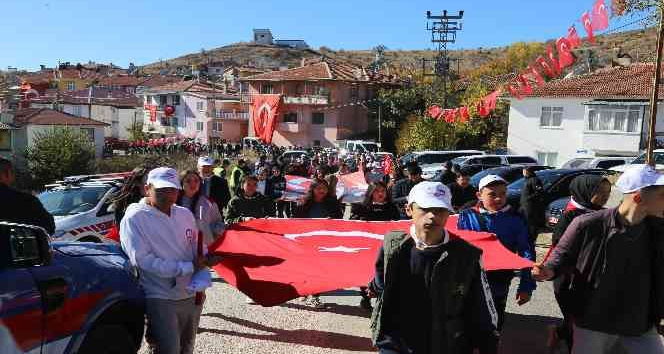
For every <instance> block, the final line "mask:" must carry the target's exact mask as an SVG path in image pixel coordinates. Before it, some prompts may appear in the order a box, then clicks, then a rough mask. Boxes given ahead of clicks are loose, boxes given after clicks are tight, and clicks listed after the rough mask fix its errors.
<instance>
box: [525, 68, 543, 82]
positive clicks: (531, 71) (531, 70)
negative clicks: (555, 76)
mask: <svg viewBox="0 0 664 354" xmlns="http://www.w3.org/2000/svg"><path fill="white" fill-rule="evenodd" d="M527 73H528V74H530V75H531V76H532V77H533V78H535V82H536V83H537V86H542V85H544V78H543V77H542V75H541V74H540V73H539V71H537V69H535V67H533V65H528V69H527Z"/></svg>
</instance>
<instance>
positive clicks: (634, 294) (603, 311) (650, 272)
mask: <svg viewBox="0 0 664 354" xmlns="http://www.w3.org/2000/svg"><path fill="white" fill-rule="evenodd" d="M616 187H618V189H619V190H620V191H622V192H623V194H624V198H623V201H622V202H621V204H620V206H618V207H617V208H612V209H605V210H600V211H596V212H592V213H588V214H584V215H581V216H578V217H577V218H575V219H574V220H573V221H572V223H571V224H570V225H569V227H568V228H567V230H566V231H565V233H564V234H563V236H562V238H561V239H560V241H559V242H558V244H557V245H556V248H555V249H554V250H553V252H552V253H551V256H550V257H549V258H548V259H547V260H546V261H545V262H544V264H542V265H539V266H535V267H534V268H533V276H534V277H535V279H537V280H540V281H543V280H551V279H553V278H555V277H556V275H558V274H560V272H561V270H562V269H563V268H568V267H571V268H573V269H574V278H573V280H572V284H571V288H570V293H571V295H570V296H571V298H572V299H574V301H571V302H572V304H574V305H576V306H575V307H574V308H572V309H570V310H571V312H572V315H573V316H574V334H573V335H574V346H573V348H572V353H573V354H579V353H597V354H602V353H609V352H610V350H611V348H613V347H614V346H615V345H617V344H619V343H620V344H622V346H623V347H624V348H625V349H626V350H627V352H629V353H633V354H636V353H659V354H661V353H664V344H663V342H662V337H661V336H660V335H658V334H657V331H656V329H655V327H656V326H657V325H659V324H660V321H661V320H662V319H663V318H664V239H663V238H662V236H663V234H664V227H663V224H664V222H663V219H662V217H664V175H662V174H660V173H657V172H656V171H655V170H654V169H653V168H652V167H650V166H634V167H632V168H630V169H628V170H626V171H625V173H624V174H623V175H622V176H621V177H620V178H619V179H618V181H617V182H616Z"/></svg>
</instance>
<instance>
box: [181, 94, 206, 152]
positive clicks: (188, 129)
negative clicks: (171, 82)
mask: <svg viewBox="0 0 664 354" xmlns="http://www.w3.org/2000/svg"><path fill="white" fill-rule="evenodd" d="M180 102H181V103H182V105H181V107H180V106H178V107H176V115H177V116H178V118H179V117H186V118H185V119H184V122H182V121H183V119H180V120H179V121H180V126H178V134H180V135H183V136H186V137H191V138H196V139H197V140H198V141H200V142H201V143H203V144H207V143H208V142H209V139H208V137H209V136H210V131H211V129H212V125H211V119H210V118H209V117H208V114H207V112H208V102H207V100H206V99H205V98H200V97H196V96H192V95H186V94H185V95H182V96H181V98H180ZM197 102H203V110H202V111H200V110H198V109H197V108H196V103H197ZM178 109H181V110H182V112H183V114H182V115H180V111H179V110H178ZM196 122H203V131H197V130H196Z"/></svg>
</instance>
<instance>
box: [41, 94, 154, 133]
mask: <svg viewBox="0 0 664 354" xmlns="http://www.w3.org/2000/svg"><path fill="white" fill-rule="evenodd" d="M139 104H140V103H139V99H138V97H136V96H135V95H133V94H130V93H127V92H125V91H121V90H107V89H100V88H96V87H90V88H88V89H85V90H78V91H63V92H61V91H56V90H51V91H47V92H46V94H45V95H43V96H41V97H38V98H34V99H31V100H30V107H32V108H53V109H56V110H59V111H61V112H64V113H67V114H71V115H74V116H78V117H86V118H90V119H93V120H96V121H100V122H104V123H107V124H108V125H107V126H106V127H105V128H104V136H105V137H106V138H114V139H119V140H129V139H130V132H129V131H130V129H137V128H139V127H140V126H141V124H142V123H143V112H142V111H141V110H138V109H137V106H138V105H139ZM139 129H140V128H139Z"/></svg>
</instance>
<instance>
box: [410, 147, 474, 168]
mask: <svg viewBox="0 0 664 354" xmlns="http://www.w3.org/2000/svg"><path fill="white" fill-rule="evenodd" d="M469 155H484V151H479V150H456V151H454V150H453V151H416V152H411V153H409V154H406V155H404V156H403V157H402V158H401V163H402V164H404V165H405V164H406V163H408V162H411V161H415V162H417V164H418V165H419V166H420V167H421V168H422V169H424V168H425V165H432V164H442V163H445V162H447V161H450V160H452V159H453V158H455V157H461V156H469Z"/></svg>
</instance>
